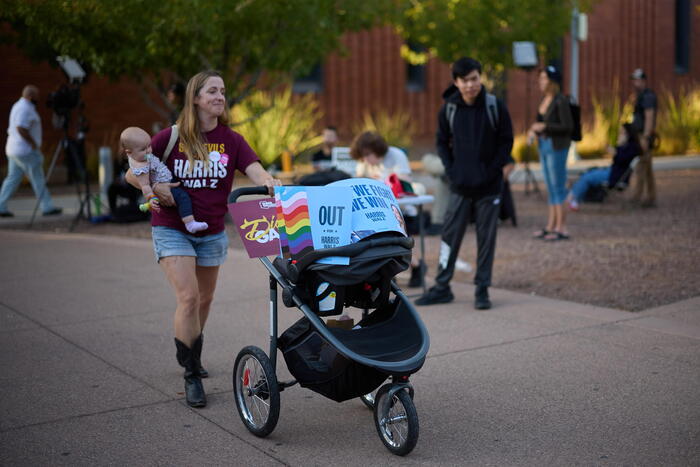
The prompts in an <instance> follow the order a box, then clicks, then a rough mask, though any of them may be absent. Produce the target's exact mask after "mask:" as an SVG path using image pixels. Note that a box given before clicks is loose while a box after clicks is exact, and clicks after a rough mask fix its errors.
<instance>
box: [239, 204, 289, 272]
mask: <svg viewBox="0 0 700 467" xmlns="http://www.w3.org/2000/svg"><path fill="white" fill-rule="evenodd" d="M228 210H229V213H231V218H232V219H233V222H234V224H236V228H237V229H238V233H239V235H240V236H241V240H243V246H244V247H245V249H246V251H247V252H248V257H250V258H260V257H262V256H273V255H274V256H277V255H278V254H279V251H280V240H279V233H278V230H277V209H276V206H275V199H274V198H265V199H256V200H251V201H241V202H238V203H231V204H229V205H228Z"/></svg>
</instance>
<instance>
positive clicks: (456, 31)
mask: <svg viewBox="0 0 700 467" xmlns="http://www.w3.org/2000/svg"><path fill="white" fill-rule="evenodd" d="M579 3H580V7H581V8H583V9H587V8H589V7H590V4H591V3H592V0H589V1H586V0H582V1H581V2H579ZM571 10H572V2H569V1H565V0H400V2H399V7H398V9H397V11H396V16H395V17H394V19H393V22H394V23H395V25H396V29H397V31H398V33H399V34H400V35H401V36H402V37H403V38H404V39H405V40H406V41H407V42H410V43H412V44H414V45H419V46H423V47H426V48H427V49H428V51H429V52H427V53H425V54H416V53H415V52H410V51H409V50H408V48H407V47H404V50H403V53H404V56H405V57H406V58H407V59H408V60H409V61H411V62H413V63H414V64H417V63H418V62H420V61H425V60H427V59H428V58H430V56H437V57H438V58H440V59H441V60H443V61H445V62H447V63H450V62H452V61H454V60H456V59H457V58H459V57H462V56H465V55H467V56H473V57H475V58H477V59H479V60H480V61H481V62H482V63H484V64H485V65H486V66H487V67H488V68H489V69H490V70H493V71H502V70H503V69H504V68H508V67H510V66H512V64H513V61H512V52H511V51H512V44H513V42H515V41H533V42H535V43H537V45H538V49H539V52H540V54H541V55H542V56H544V57H548V56H550V55H551V54H552V53H554V54H556V51H557V48H558V46H559V41H560V39H561V38H562V36H563V35H564V34H565V33H566V32H567V31H568V30H569V27H570V24H571Z"/></svg>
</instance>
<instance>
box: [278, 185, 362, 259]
mask: <svg viewBox="0 0 700 467" xmlns="http://www.w3.org/2000/svg"><path fill="white" fill-rule="evenodd" d="M351 202H352V191H351V190H350V188H348V187H329V186H323V187H307V186H281V187H275V205H276V209H277V227H278V233H279V236H280V251H281V255H282V257H284V258H291V259H299V258H301V257H302V256H304V255H305V254H306V253H308V252H309V251H313V250H318V249H322V248H334V247H339V246H344V245H348V244H349V243H350V232H351V229H352V219H351V214H350V209H351ZM319 263H326V264H345V265H347V264H350V258H347V257H335V256H333V257H328V258H323V259H321V260H319Z"/></svg>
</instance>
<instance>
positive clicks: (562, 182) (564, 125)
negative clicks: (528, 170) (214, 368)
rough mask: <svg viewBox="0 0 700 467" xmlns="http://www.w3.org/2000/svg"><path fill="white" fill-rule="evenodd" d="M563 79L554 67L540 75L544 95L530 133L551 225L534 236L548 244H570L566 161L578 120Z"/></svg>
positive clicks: (540, 84) (545, 69)
mask: <svg viewBox="0 0 700 467" xmlns="http://www.w3.org/2000/svg"><path fill="white" fill-rule="evenodd" d="M561 80H562V76H561V73H559V70H557V69H556V68H555V67H553V66H548V67H546V68H543V69H542V70H541V71H540V74H539V82H538V83H539V87H540V91H542V93H543V94H544V96H543V97H542V101H540V105H539V107H538V109H537V117H536V121H535V123H533V124H532V126H530V130H529V131H528V139H529V141H534V140H535V139H537V143H538V147H539V152H540V163H541V165H542V174H543V175H544V181H545V184H546V185H547V194H548V204H549V208H548V216H547V225H546V226H545V227H544V228H542V229H540V230H538V231H537V232H535V233H534V237H536V238H542V239H544V240H547V241H554V240H566V239H568V238H569V232H568V230H567V228H566V211H565V210H564V200H565V199H566V195H567V191H566V158H567V155H568V153H569V146H571V133H572V131H573V129H574V119H573V116H572V115H571V108H570V107H569V101H568V99H567V97H566V96H564V95H563V94H562V92H561Z"/></svg>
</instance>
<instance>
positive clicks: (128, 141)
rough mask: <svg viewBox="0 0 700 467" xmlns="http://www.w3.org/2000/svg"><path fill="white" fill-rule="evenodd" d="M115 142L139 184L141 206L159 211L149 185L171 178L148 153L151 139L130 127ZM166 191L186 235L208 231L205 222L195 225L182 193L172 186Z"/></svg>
mask: <svg viewBox="0 0 700 467" xmlns="http://www.w3.org/2000/svg"><path fill="white" fill-rule="evenodd" d="M119 142H120V144H121V147H122V150H123V151H124V153H125V154H126V155H127V157H128V158H129V167H130V168H131V173H133V174H134V176H136V179H137V180H138V182H139V185H141V191H142V192H143V196H144V197H145V198H146V200H147V203H146V204H145V205H142V207H144V208H145V209H152V210H154V211H156V212H158V211H160V203H159V201H158V197H156V195H155V194H154V193H153V188H152V187H151V182H152V183H164V182H165V183H167V182H171V181H172V178H173V175H172V173H171V172H170V170H169V169H168V168H167V167H166V166H165V164H163V163H162V162H161V161H160V160H159V159H158V158H157V157H155V156H154V155H153V154H152V153H151V137H150V136H149V135H148V133H146V132H145V131H144V130H142V129H141V128H138V127H133V126H132V127H129V128H127V129H126V130H124V131H122V134H121V136H120V138H119ZM151 174H152V175H151ZM170 192H171V193H172V195H173V198H174V199H175V204H176V205H177V211H178V213H179V214H180V217H181V218H182V222H183V223H184V224H185V228H186V229H187V231H188V232H190V233H196V232H199V231H201V230H206V229H208V228H209V225H208V224H207V223H206V222H197V221H196V220H195V219H194V215H193V213H192V201H191V200H190V197H189V195H188V194H187V192H186V191H185V190H183V189H182V188H179V187H175V188H171V190H170Z"/></svg>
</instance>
